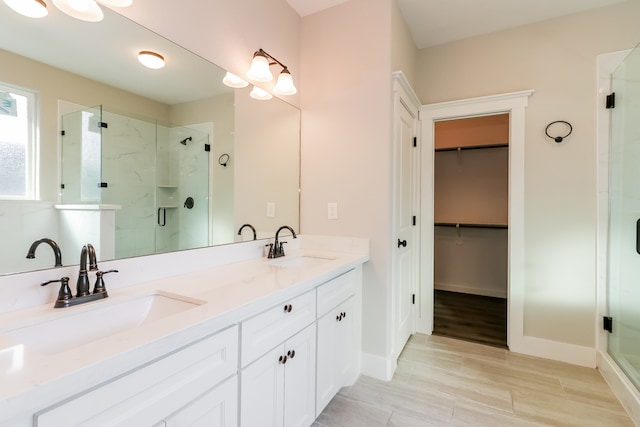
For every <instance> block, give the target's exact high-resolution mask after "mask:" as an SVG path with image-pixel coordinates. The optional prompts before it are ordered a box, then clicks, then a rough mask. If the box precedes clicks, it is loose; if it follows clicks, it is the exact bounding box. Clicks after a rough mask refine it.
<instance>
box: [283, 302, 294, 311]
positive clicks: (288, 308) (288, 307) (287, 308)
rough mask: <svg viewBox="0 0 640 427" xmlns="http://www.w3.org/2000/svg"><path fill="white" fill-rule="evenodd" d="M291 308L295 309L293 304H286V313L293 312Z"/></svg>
mask: <svg viewBox="0 0 640 427" xmlns="http://www.w3.org/2000/svg"><path fill="white" fill-rule="evenodd" d="M291 310H293V306H292V305H291V304H285V306H284V312H285V313H291Z"/></svg>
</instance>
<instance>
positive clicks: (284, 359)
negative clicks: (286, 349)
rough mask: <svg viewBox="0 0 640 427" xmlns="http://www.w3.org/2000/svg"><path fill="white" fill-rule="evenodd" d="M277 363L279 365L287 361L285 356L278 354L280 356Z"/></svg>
mask: <svg viewBox="0 0 640 427" xmlns="http://www.w3.org/2000/svg"><path fill="white" fill-rule="evenodd" d="M278 363H279V364H281V365H284V364H285V363H287V356H284V355H282V356H280V358H279V359H278Z"/></svg>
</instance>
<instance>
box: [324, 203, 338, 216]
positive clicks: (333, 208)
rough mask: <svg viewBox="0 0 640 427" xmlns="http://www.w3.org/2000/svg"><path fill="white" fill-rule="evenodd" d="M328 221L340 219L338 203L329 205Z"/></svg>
mask: <svg viewBox="0 0 640 427" xmlns="http://www.w3.org/2000/svg"><path fill="white" fill-rule="evenodd" d="M327 219H338V204H337V203H336V202H329V203H327Z"/></svg>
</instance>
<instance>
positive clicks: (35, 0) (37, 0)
mask: <svg viewBox="0 0 640 427" xmlns="http://www.w3.org/2000/svg"><path fill="white" fill-rule="evenodd" d="M4 2H5V3H6V4H7V6H9V7H10V8H11V9H13V10H14V11H15V12H18V13H19V14H20V15H23V16H26V17H28V18H43V17H45V16H47V15H48V14H49V12H48V11H47V4H46V3H45V2H44V1H43V0H4Z"/></svg>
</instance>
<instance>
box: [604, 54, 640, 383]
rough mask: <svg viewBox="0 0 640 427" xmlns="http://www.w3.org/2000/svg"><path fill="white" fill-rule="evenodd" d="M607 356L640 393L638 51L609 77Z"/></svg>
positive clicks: (639, 64) (639, 66) (639, 130)
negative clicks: (611, 98)
mask: <svg viewBox="0 0 640 427" xmlns="http://www.w3.org/2000/svg"><path fill="white" fill-rule="evenodd" d="M611 86H612V91H613V92H614V93H615V108H614V109H612V110H611V111H612V112H611V145H610V159H609V239H608V242H609V243H608V272H607V275H608V277H607V294H608V311H609V316H610V317H611V318H612V331H611V334H610V335H609V340H608V353H609V355H610V356H611V357H612V358H613V359H614V360H615V361H616V363H617V364H618V366H619V367H620V368H621V369H622V370H623V371H624V373H625V374H626V375H627V377H628V378H629V380H630V381H631V382H632V383H633V384H634V385H635V387H636V388H638V389H639V390H640V310H639V309H638V307H640V283H638V280H637V278H638V277H640V185H638V184H639V183H640V167H639V166H640V120H638V119H639V118H640V49H639V48H636V49H634V50H633V51H632V52H631V53H630V54H629V55H628V56H627V57H626V58H625V60H624V61H623V63H622V64H621V65H620V66H619V67H618V68H617V69H616V70H615V71H614V73H613V74H612V78H611Z"/></svg>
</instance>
